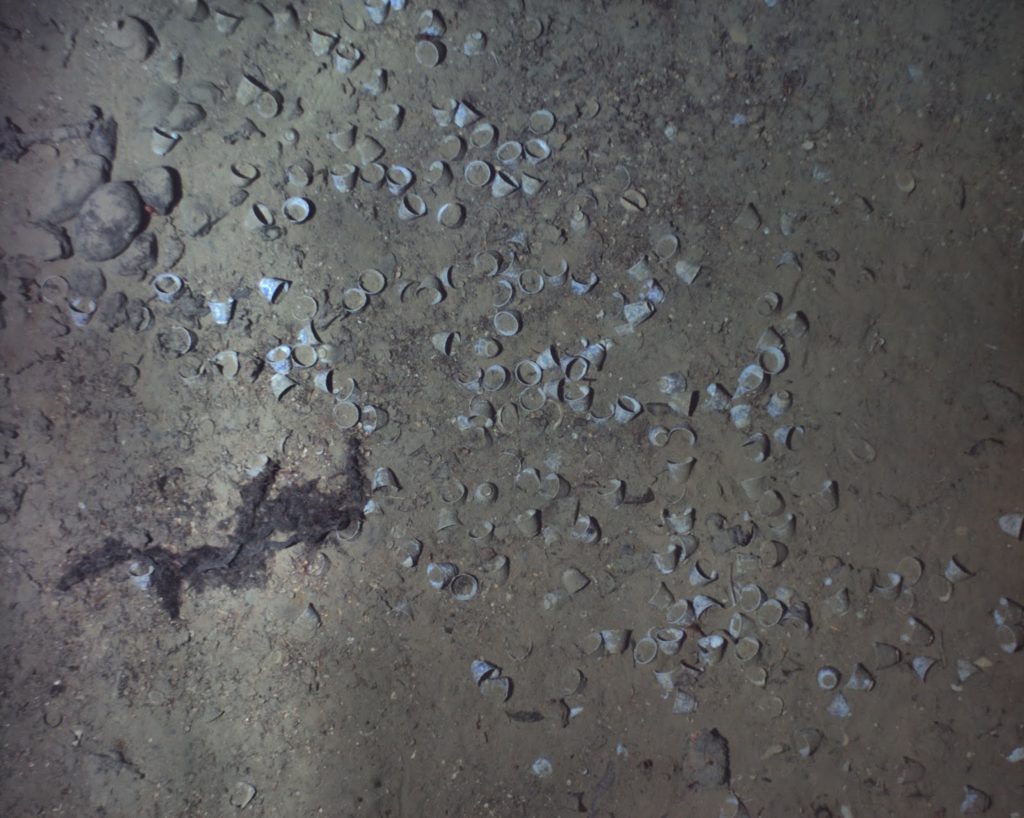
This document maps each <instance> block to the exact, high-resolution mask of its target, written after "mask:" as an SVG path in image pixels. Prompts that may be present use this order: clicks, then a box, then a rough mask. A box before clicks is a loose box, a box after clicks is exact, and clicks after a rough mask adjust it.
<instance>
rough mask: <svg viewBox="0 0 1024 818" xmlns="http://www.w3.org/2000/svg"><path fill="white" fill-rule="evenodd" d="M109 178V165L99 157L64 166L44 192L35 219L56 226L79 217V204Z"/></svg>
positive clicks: (77, 160)
mask: <svg viewBox="0 0 1024 818" xmlns="http://www.w3.org/2000/svg"><path fill="white" fill-rule="evenodd" d="M109 178H110V163H109V162H107V160H106V159H104V158H103V157H102V156H95V155H92V156H86V157H84V158H82V159H72V160H71V161H69V162H64V163H63V164H62V165H61V166H60V167H59V168H58V169H57V173H56V175H55V176H54V177H53V179H52V180H51V181H50V183H49V184H48V185H46V187H45V188H44V190H43V192H42V194H41V196H40V200H41V205H42V206H41V209H40V211H39V214H38V217H39V218H41V219H42V220H44V221H48V222H53V223H54V224H59V223H60V222H66V221H67V220H68V219H70V218H72V217H73V216H74V215H75V214H76V213H78V210H79V208H81V206H82V203H83V202H84V201H85V200H86V199H88V198H89V194H91V193H92V192H93V191H94V190H96V188H98V187H99V186H100V185H102V184H103V183H104V182H106V181H107V179H109Z"/></svg>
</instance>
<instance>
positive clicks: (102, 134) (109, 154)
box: [89, 116, 117, 162]
mask: <svg viewBox="0 0 1024 818" xmlns="http://www.w3.org/2000/svg"><path fill="white" fill-rule="evenodd" d="M89 150H91V151H92V152H93V153H94V154H96V155H97V156H102V157H103V158H104V159H107V160H108V161H111V162H113V161H114V154H115V153H117V122H116V121H115V120H114V118H113V117H111V116H108V117H106V118H105V119H101V120H99V121H98V122H96V124H94V125H93V126H92V130H91V131H90V132H89Z"/></svg>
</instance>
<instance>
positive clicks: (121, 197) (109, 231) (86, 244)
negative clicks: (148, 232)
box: [73, 182, 143, 261]
mask: <svg viewBox="0 0 1024 818" xmlns="http://www.w3.org/2000/svg"><path fill="white" fill-rule="evenodd" d="M142 215H143V214H142V199H140V198H139V194H138V193H137V192H136V191H135V188H133V187H132V186H131V185H130V184H128V183H127V182H108V183H107V184H105V185H101V186H100V187H98V188H97V189H96V190H95V191H94V192H93V193H92V195H91V196H89V198H88V199H86V200H85V204H83V205H82V208H81V210H80V211H79V212H78V219H77V220H76V221H75V225H74V233H73V235H74V246H75V250H76V251H77V252H79V253H80V254H81V255H82V257H83V258H85V259H87V260H89V261H106V260H107V259H111V258H114V257H115V256H118V255H120V254H121V253H123V252H124V250H125V248H127V247H128V245H129V244H131V242H132V239H134V238H135V236H136V235H137V234H138V232H139V229H140V228H141V227H142Z"/></svg>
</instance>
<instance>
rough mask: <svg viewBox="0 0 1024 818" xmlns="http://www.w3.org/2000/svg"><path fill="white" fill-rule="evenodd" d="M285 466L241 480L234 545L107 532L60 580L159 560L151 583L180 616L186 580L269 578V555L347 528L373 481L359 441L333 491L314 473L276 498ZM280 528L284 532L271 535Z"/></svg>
mask: <svg viewBox="0 0 1024 818" xmlns="http://www.w3.org/2000/svg"><path fill="white" fill-rule="evenodd" d="M279 471H280V465H279V464H278V463H274V462H271V463H269V464H268V465H267V467H266V468H265V469H264V470H263V472H262V473H261V474H260V475H258V476H257V477H255V478H253V479H252V480H251V481H249V482H248V483H246V484H245V485H244V486H242V488H241V491H240V494H241V503H240V505H239V507H238V511H237V513H236V514H235V518H234V531H233V533H232V535H231V539H230V542H229V544H228V545H227V546H224V547H220V548H217V547H214V546H210V545H203V546H199V547H198V548H193V549H191V550H189V551H187V552H185V553H183V554H175V553H173V552H171V551H169V550H168V549H166V548H164V547H162V546H155V545H154V546H146V547H142V548H139V547H136V546H133V545H128V544H127V543H125V542H123V541H121V540H118V539H116V538H113V537H108V538H107V539H106V540H104V542H103V544H102V545H101V546H100V547H98V548H96V549H95V550H93V551H91V552H89V553H88V554H85V555H83V556H81V557H79V558H78V559H76V560H75V561H74V562H73V563H72V564H71V565H70V566H69V567H68V569H67V570H66V571H65V572H64V574H63V575H62V576H61V578H60V580H59V581H58V583H57V588H58V590H61V591H67V590H69V589H71V588H73V587H74V586H75V585H77V584H78V583H80V582H82V581H84V580H86V579H89V578H91V577H94V576H97V575H98V574H102V573H104V572H106V571H108V570H110V569H111V568H113V567H115V566H117V565H120V564H121V563H124V562H127V561H128V560H140V559H146V560H150V561H151V562H152V564H153V574H152V576H151V580H150V582H151V587H152V588H153V590H154V591H155V592H156V594H157V596H158V597H159V599H160V602H161V603H162V604H163V607H164V609H165V610H166V611H167V613H168V615H170V617H171V618H172V619H177V618H178V617H179V615H180V613H181V592H182V588H183V586H184V584H185V583H186V582H187V583H188V585H189V587H190V588H192V589H194V590H195V591H197V592H202V591H204V590H206V589H207V588H217V587H228V588H251V587H256V586H261V585H263V584H264V583H265V582H266V580H267V576H268V573H269V569H268V566H267V562H268V560H269V558H270V556H271V555H272V554H273V553H274V552H275V551H280V550H282V549H285V548H291V547H292V546H294V545H296V544H297V543H300V542H305V543H307V544H310V545H315V544H318V543H320V542H323V540H324V539H325V538H326V537H327V535H328V534H330V533H331V532H333V531H338V530H341V529H344V528H346V527H348V526H349V525H350V524H352V523H353V522H354V521H356V520H358V519H359V517H360V516H361V514H362V508H363V505H364V503H365V500H366V495H367V486H366V478H365V477H364V476H363V471H362V458H361V456H360V453H359V451H358V448H357V447H356V446H355V444H354V443H353V445H351V446H350V448H349V451H348V452H347V454H346V464H345V467H344V469H343V470H342V471H341V473H339V474H337V475H335V476H334V477H333V478H332V479H331V480H330V481H328V483H329V484H331V485H334V486H336V488H335V489H333V490H326V491H324V490H320V489H318V488H317V481H315V480H311V481H309V482H307V483H304V484H302V485H294V486H286V487H283V488H281V489H280V490H279V491H278V492H277V493H276V494H275V495H274V496H273V497H271V489H272V488H273V486H274V483H275V481H276V479H277V475H278V472H279ZM275 535H283V537H284V538H283V539H272V538H273V537H274V536H275Z"/></svg>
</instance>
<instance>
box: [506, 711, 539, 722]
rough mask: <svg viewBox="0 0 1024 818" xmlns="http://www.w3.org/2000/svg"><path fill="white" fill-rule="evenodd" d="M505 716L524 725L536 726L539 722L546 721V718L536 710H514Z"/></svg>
mask: <svg viewBox="0 0 1024 818" xmlns="http://www.w3.org/2000/svg"><path fill="white" fill-rule="evenodd" d="M505 715H506V716H508V717H509V719H511V720H512V721H518V722H523V723H524V724H534V723H536V722H538V721H544V716H543V715H542V714H540V713H538V712H537V711H536V710H512V711H510V712H508V713H506V714H505Z"/></svg>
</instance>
